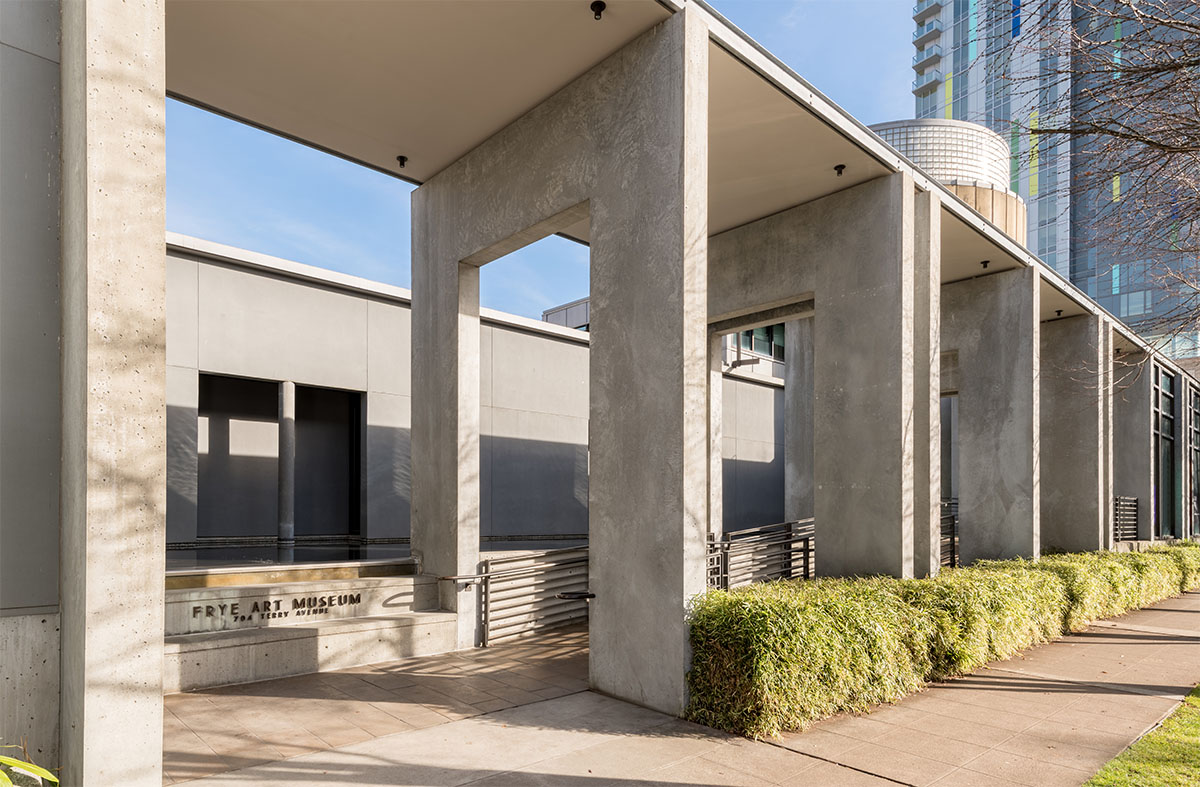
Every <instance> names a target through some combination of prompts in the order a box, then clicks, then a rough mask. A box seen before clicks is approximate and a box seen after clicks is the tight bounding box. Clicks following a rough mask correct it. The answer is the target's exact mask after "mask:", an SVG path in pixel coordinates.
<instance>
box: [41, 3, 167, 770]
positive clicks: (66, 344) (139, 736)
mask: <svg viewBox="0 0 1200 787" xmlns="http://www.w3.org/2000/svg"><path fill="white" fill-rule="evenodd" d="M163 26H164V13H163V4H162V2H161V0H125V1H123V0H78V1H77V2H69V3H63V4H62V100H63V138H62V144H63V151H62V155H63V185H62V190H63V212H62V237H63V249H62V331H63V349H62V363H63V377H62V379H63V415H62V424H63V445H62V470H63V474H62V497H61V500H62V572H61V574H62V579H61V599H62V600H61V606H62V659H61V675H62V711H61V713H62V716H61V735H62V766H63V770H62V773H61V777H62V783H63V784H125V785H155V787H157V785H161V784H162V778H163V776H162V663H163V626H164V591H163V573H164V570H165V565H164V564H165V554H166V543H165V523H164V519H165V513H166V439H165V438H166V352H165V340H166V319H165V299H166V294H165V290H166V272H165V260H164V255H163V237H164V232H165V226H164V220H163V214H164V204H165V197H166V189H165V187H166V178H165V174H166V169H165V156H164V150H165V145H164V139H165V109H166V94H165V64H166V59H165V52H164V38H163Z"/></svg>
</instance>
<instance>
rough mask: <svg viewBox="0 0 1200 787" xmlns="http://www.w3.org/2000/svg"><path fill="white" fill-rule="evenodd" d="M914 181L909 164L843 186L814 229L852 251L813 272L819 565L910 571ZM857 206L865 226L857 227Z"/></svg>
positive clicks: (831, 569)
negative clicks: (836, 203)
mask: <svg viewBox="0 0 1200 787" xmlns="http://www.w3.org/2000/svg"><path fill="white" fill-rule="evenodd" d="M914 192H915V189H914V186H913V182H912V179H911V178H910V177H909V176H907V175H904V174H896V175H891V176H888V177H886V178H879V179H878V180H875V181H872V182H870V183H868V184H864V186H860V187H858V188H857V189H853V190H847V191H845V192H841V194H843V195H845V200H846V202H845V204H843V205H841V206H840V210H839V211H838V212H836V213H835V212H832V211H830V212H829V213H828V214H827V215H825V216H822V217H821V218H823V219H824V221H825V222H826V223H827V224H826V226H825V227H823V228H822V234H823V235H825V236H838V237H844V236H845V240H844V241H843V242H844V243H846V245H847V246H848V247H849V248H847V249H846V253H847V257H848V258H849V259H852V260H853V264H841V265H838V264H833V263H834V262H835V261H841V260H836V258H834V259H830V260H821V263H820V265H819V272H818V276H817V287H816V311H815V314H814V317H813V359H814V378H815V380H816V387H815V396H814V401H813V423H814V458H815V466H814V476H813V477H814V482H815V485H816V490H815V495H816V497H815V501H814V502H815V513H816V527H817V552H818V553H819V555H820V564H821V573H822V574H828V575H833V576H839V575H849V574H877V573H878V574H892V575H894V576H900V577H911V576H913V573H914V563H913V522H914V517H913V509H914V480H913V476H914V472H915V461H914V453H913V445H914V406H915V405H914V400H915V397H914V391H913V385H914V368H915V366H914V364H915V363H917V362H918V361H917V359H916V358H915V356H914V351H915V348H914V337H915V333H916V331H915V323H916V315H915V310H914V303H913V301H914V297H915V284H914V276H915V275H916V269H915V260H914V253H913V245H914V235H913V229H914V226H913V225H914V197H915V193H914ZM863 217H870V219H869V222H870V231H869V232H858V230H859V229H860V228H859V222H861V221H862V220H863ZM851 232H854V234H853V235H850V233H851ZM923 260H924V261H925V262H926V263H927V262H928V258H927V257H923ZM927 318H928V315H926V319H927ZM925 362H927V361H925ZM922 405H923V406H924V402H922Z"/></svg>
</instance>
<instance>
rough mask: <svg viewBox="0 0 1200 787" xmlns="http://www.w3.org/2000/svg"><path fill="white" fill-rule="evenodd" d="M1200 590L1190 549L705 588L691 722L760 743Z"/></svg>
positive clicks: (695, 624)
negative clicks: (924, 575)
mask: <svg viewBox="0 0 1200 787" xmlns="http://www.w3.org/2000/svg"><path fill="white" fill-rule="evenodd" d="M1197 586H1200V548H1198V547H1196V546H1194V545H1192V544H1190V543H1189V544H1179V545H1173V546H1170V547H1159V548H1155V549H1153V550H1151V551H1149V552H1141V553H1117V552H1095V553H1085V554H1070V555H1049V556H1046V557H1043V558H1042V559H1041V560H1038V561H1028V560H1004V561H981V562H979V563H977V564H975V565H974V566H971V567H969V568H959V569H950V570H945V571H942V572H941V573H940V574H939V575H938V576H937V577H934V578H930V579H910V580H896V579H889V578H884V577H872V578H853V579H820V580H814V581H802V580H797V581H789V582H771V583H766V584H760V585H752V586H750V587H745V588H739V589H737V590H733V591H710V592H709V593H706V594H705V595H703V596H701V597H700V598H698V599H697V600H696V601H695V603H694V604H693V606H692V609H691V612H690V627H691V643H692V669H691V671H690V672H689V673H688V685H689V689H690V693H691V702H690V705H689V708H688V714H687V715H688V718H689V719H691V720H693V721H696V722H699V723H701V724H706V725H708V726H710V727H717V728H720V729H725V730H730V731H733V732H738V733H741V734H744V735H750V736H753V737H767V736H773V735H778V734H779V733H780V732H782V731H783V730H788V729H803V728H804V727H805V726H807V725H808V724H810V723H812V722H813V721H816V720H817V719H821V718H824V717H826V716H829V715H832V714H834V713H840V712H846V711H851V712H854V711H862V710H865V709H866V708H868V707H870V706H871V705H875V704H878V703H881V702H893V701H895V700H897V699H899V698H901V697H903V696H905V695H906V694H910V693H912V692H914V691H916V690H918V689H919V688H921V686H923V685H924V683H925V682H926V681H928V680H933V679H937V678H942V677H946V676H949V675H955V674H959V673H962V672H966V671H968V670H972V669H975V668H977V667H979V666H981V665H983V664H986V663H987V662H988V661H991V660H994V659H1004V658H1008V657H1010V656H1012V655H1013V654H1015V653H1017V652H1018V651H1020V650H1023V649H1025V648H1028V647H1030V646H1032V645H1036V644H1038V643H1042V642H1047V641H1049V640H1051V639H1054V638H1055V637H1058V636H1060V635H1061V634H1062V633H1063V632H1064V631H1071V630H1078V629H1080V628H1082V627H1083V626H1085V625H1087V623H1088V622H1090V621H1092V620H1097V619H1099V618H1103V617H1111V616H1113V615H1119V614H1121V613H1123V612H1126V611H1128V610H1130V609H1134V608H1137V607H1140V606H1144V605H1146V604H1150V603H1153V602H1155V601H1159V600H1161V599H1163V598H1167V597H1168V596H1173V595H1176V594H1177V593H1179V592H1181V591H1182V590H1186V589H1190V588H1194V587H1197Z"/></svg>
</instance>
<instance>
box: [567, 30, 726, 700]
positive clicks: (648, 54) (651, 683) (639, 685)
mask: <svg viewBox="0 0 1200 787" xmlns="http://www.w3.org/2000/svg"><path fill="white" fill-rule="evenodd" d="M708 53H709V42H708V29H707V27H706V26H705V25H704V24H703V21H702V17H700V15H698V14H696V13H691V12H689V10H688V9H685V11H684V13H682V14H677V15H676V16H675V17H673V18H672V19H670V20H668V21H667V22H666V23H664V24H663V25H662V28H661V31H660V32H659V34H658V35H657V36H656V40H655V41H654V42H653V45H652V46H647V47H646V49H645V50H644V54H643V55H641V57H640V60H641V62H640V63H639V66H640V67H639V69H638V71H640V72H641V74H640V76H639V77H638V82H639V83H641V84H640V86H639V87H637V88H635V89H633V90H632V91H631V93H632V95H631V97H632V98H633V99H634V100H635V101H637V104H636V105H635V106H636V107H637V109H636V110H635V111H636V113H637V115H636V120H635V122H636V124H638V125H640V126H642V129H643V130H642V133H643V134H645V135H646V136H645V139H644V141H643V142H642V144H640V145H639V146H638V149H639V150H645V151H646V152H647V155H645V156H644V157H639V159H638V160H637V163H636V165H633V169H634V171H637V172H638V173H639V176H638V177H636V178H626V179H625V180H624V183H623V184H622V183H620V182H616V181H609V182H606V183H605V184H604V185H603V186H602V188H601V189H599V191H598V193H597V194H596V196H595V197H593V199H592V225H591V226H592V266H591V333H592V349H591V353H592V355H591V374H590V386H591V388H590V390H591V416H590V418H591V422H590V423H591V447H592V453H591V457H592V464H591V478H590V484H589V507H588V510H589V519H590V521H589V527H590V532H591V550H592V556H591V564H590V572H591V582H592V587H593V589H594V590H595V592H596V595H597V598H596V602H595V603H593V605H592V616H591V682H592V685H593V686H594V687H595V688H597V689H599V690H600V691H603V692H605V693H608V694H613V695H615V696H618V697H622V698H624V699H628V700H632V701H633V702H636V703H639V704H642V705H646V706H648V707H651V708H655V709H657V710H660V711H664V712H667V713H672V714H681V713H683V711H684V709H685V708H686V707H687V684H686V674H687V671H688V669H689V667H690V663H691V651H690V648H689V646H688V632H687V623H686V616H687V605H688V602H689V601H691V599H692V598H693V597H694V596H696V595H697V594H699V593H702V592H704V590H705V533H706V530H707V528H708V521H709V516H708V503H709V489H708V488H707V487H708V476H709V473H710V472H711V465H710V463H709V456H710V442H709V441H710V439H711V438H710V433H709V420H710V415H709V414H710V412H712V409H711V407H710V405H709V402H708V390H709V381H710V367H709V364H708V363H707V360H706V359H707V356H708V353H709V339H708V301H707V292H706V288H707V282H708ZM651 117H653V118H654V119H653V120H652V121H651V120H650V118H651ZM647 122H648V123H649V125H643V124H646V123H647ZM650 151H653V153H650ZM626 166H630V164H626ZM650 337H654V338H653V339H652V340H651V338H650ZM630 401H636V402H637V406H636V407H630V406H629V403H630ZM650 643H653V645H650Z"/></svg>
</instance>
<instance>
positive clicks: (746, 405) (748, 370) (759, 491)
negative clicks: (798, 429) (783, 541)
mask: <svg viewBox="0 0 1200 787" xmlns="http://www.w3.org/2000/svg"><path fill="white" fill-rule="evenodd" d="M785 336H786V330H785V325H784V323H775V324H773V325H757V326H754V327H750V328H745V329H744V330H740V331H738V332H736V333H733V334H730V335H728V336H724V337H722V342H721V368H722V370H723V371H724V376H723V380H722V391H721V411H722V412H721V437H722V440H721V443H722V445H721V475H722V479H721V488H722V507H721V526H722V529H723V530H724V531H725V532H732V531H737V530H745V529H748V528H753V527H761V526H763V525H773V524H776V523H779V522H783V521H784V520H785V519H786V518H787V515H786V512H785V500H784V425H785V420H784V417H783V411H784V402H785V395H786V394H785V390H784V389H785V385H786V383H785V374H784V368H785V367H784V364H785V362H786V358H785V355H786V351H787V350H786V344H787V340H786V338H785ZM808 469H809V472H811V463H809V465H808Z"/></svg>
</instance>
